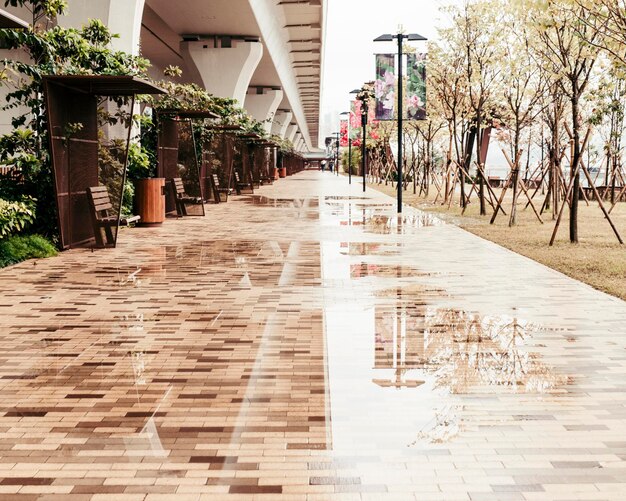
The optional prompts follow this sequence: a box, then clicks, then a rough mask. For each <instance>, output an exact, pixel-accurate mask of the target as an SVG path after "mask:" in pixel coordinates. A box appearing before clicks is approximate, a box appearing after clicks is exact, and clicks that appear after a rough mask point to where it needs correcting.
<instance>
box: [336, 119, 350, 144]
mask: <svg viewBox="0 0 626 501" xmlns="http://www.w3.org/2000/svg"><path fill="white" fill-rule="evenodd" d="M349 129H350V127H349V124H348V120H341V121H340V122H339V134H340V135H339V146H341V147H342V148H345V147H347V146H348V137H349V133H348V131H349Z"/></svg>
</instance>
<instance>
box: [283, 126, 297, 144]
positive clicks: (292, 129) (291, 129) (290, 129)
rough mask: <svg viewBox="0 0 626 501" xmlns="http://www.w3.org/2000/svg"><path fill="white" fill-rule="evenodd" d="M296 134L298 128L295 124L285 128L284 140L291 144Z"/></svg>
mask: <svg viewBox="0 0 626 501" xmlns="http://www.w3.org/2000/svg"><path fill="white" fill-rule="evenodd" d="M296 132H298V126H297V125H296V124H291V125H289V127H287V133H286V134H285V139H287V140H288V141H291V142H292V143H293V140H294V139H295V137H296Z"/></svg>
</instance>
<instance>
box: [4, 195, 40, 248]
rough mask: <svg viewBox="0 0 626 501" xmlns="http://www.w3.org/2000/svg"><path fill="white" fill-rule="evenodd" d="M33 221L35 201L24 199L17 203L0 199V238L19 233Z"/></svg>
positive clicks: (28, 198)
mask: <svg viewBox="0 0 626 501" xmlns="http://www.w3.org/2000/svg"><path fill="white" fill-rule="evenodd" d="M34 220H35V200H33V199H32V198H30V197H24V198H23V199H22V201H19V202H8V201H7V200H3V199H1V198H0V238H4V237H8V236H10V235H13V234H15V233H19V232H21V231H22V230H23V229H24V228H26V227H27V226H28V225H30V224H32V222H33V221H34Z"/></svg>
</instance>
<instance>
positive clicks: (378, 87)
mask: <svg viewBox="0 0 626 501" xmlns="http://www.w3.org/2000/svg"><path fill="white" fill-rule="evenodd" d="M396 87H397V75H396V59H395V55H394V54H376V81H375V82H374V94H375V95H376V120H393V118H394V112H395V108H396Z"/></svg>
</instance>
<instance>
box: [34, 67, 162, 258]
mask: <svg viewBox="0 0 626 501" xmlns="http://www.w3.org/2000/svg"><path fill="white" fill-rule="evenodd" d="M43 85H44V94H45V100H46V114H47V119H48V134H49V141H50V156H51V159H52V171H53V175H54V187H55V192H56V204H57V217H58V222H59V233H60V242H61V248H62V249H69V248H71V247H75V246H81V245H89V244H91V243H92V242H93V241H94V240H95V233H94V228H93V226H92V221H91V211H90V206H89V202H88V197H87V188H93V187H97V186H100V184H101V182H100V181H101V178H102V176H101V174H103V173H101V172H100V158H99V155H100V153H101V152H100V147H101V141H100V137H99V131H100V130H101V129H100V127H99V125H98V108H99V106H100V104H99V99H101V98H103V97H121V98H128V99H129V105H130V106H131V108H130V109H132V106H133V105H134V102H135V96H136V95H137V94H164V93H165V91H163V90H162V89H160V88H158V87H156V86H154V85H153V84H151V83H150V82H147V81H145V80H142V79H140V78H137V77H133V76H111V75H52V76H45V77H44V78H43ZM126 125H127V137H126V144H125V151H120V152H119V157H120V160H119V161H120V164H121V169H120V172H118V173H116V176H117V177H119V179H116V183H115V187H116V190H115V191H116V192H114V193H111V190H109V192H110V193H109V194H110V196H111V199H112V200H113V201H114V205H116V207H115V209H116V211H117V225H116V227H115V232H114V244H113V245H115V244H116V243H117V233H118V230H119V225H120V221H121V208H122V198H123V190H124V185H125V183H126V170H127V164H128V145H129V143H130V134H131V127H130V124H126ZM118 181H119V182H118Z"/></svg>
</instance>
